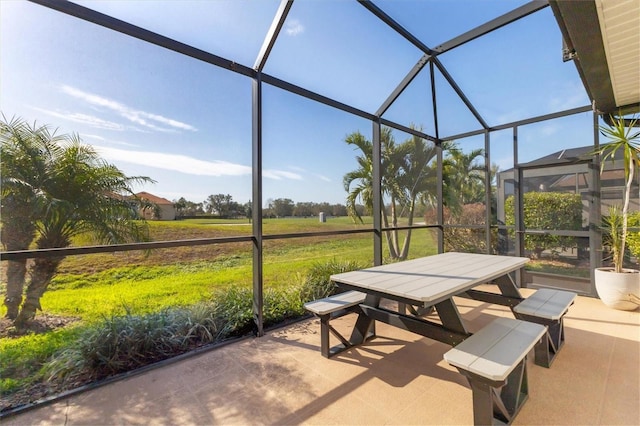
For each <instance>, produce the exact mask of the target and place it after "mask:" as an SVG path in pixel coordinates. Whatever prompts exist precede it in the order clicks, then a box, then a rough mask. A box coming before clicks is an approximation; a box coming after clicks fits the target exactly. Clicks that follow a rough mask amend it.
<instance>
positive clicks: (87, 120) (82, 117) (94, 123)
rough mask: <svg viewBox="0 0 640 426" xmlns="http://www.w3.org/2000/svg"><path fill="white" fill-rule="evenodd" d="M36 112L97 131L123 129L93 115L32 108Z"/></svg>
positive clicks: (119, 125)
mask: <svg viewBox="0 0 640 426" xmlns="http://www.w3.org/2000/svg"><path fill="white" fill-rule="evenodd" d="M33 109H35V110H36V111H40V112H42V113H44V114H47V115H50V116H52V117H56V118H61V119H63V120H69V121H73V122H75V123H81V124H86V125H89V126H91V127H95V128H98V129H106V130H117V131H122V130H124V129H125V127H124V126H123V125H121V124H118V123H114V122H113V121H107V120H103V119H101V118H98V117H95V116H93V115H87V114H80V113H71V112H60V111H52V110H48V109H44V108H38V107H33Z"/></svg>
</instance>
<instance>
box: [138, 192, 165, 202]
mask: <svg viewBox="0 0 640 426" xmlns="http://www.w3.org/2000/svg"><path fill="white" fill-rule="evenodd" d="M136 197H138V198H141V199H143V200H147V201H150V202H152V203H154V204H158V205H163V204H170V205H173V202H171V201H169V200H167V199H166V198H162V197H158V196H157V195H153V194H150V193H148V192H145V191H142V192H138V193H137V194H136Z"/></svg>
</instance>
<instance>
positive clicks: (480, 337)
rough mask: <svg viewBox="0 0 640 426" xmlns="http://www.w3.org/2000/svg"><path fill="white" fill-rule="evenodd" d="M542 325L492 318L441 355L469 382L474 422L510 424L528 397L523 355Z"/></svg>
mask: <svg viewBox="0 0 640 426" xmlns="http://www.w3.org/2000/svg"><path fill="white" fill-rule="evenodd" d="M546 332H547V329H546V327H545V326H543V325H541V324H536V323H532V322H527V321H521V320H518V319H512V318H496V319H495V320H493V321H492V322H491V323H489V324H488V325H486V326H485V327H483V328H482V329H481V330H480V331H478V332H477V333H474V334H473V335H472V336H471V337H469V338H467V339H465V340H464V341H463V342H462V343H460V344H459V345H457V346H455V347H454V348H452V349H450V350H449V351H448V352H446V353H445V354H444V359H445V360H446V361H447V362H448V363H449V364H451V365H453V366H454V367H456V368H457V369H458V371H460V373H462V374H463V375H465V377H467V379H468V380H469V384H470V385H471V389H472V395H473V416H474V423H475V424H493V423H494V420H498V421H500V422H504V423H507V424H508V423H511V421H512V420H513V418H514V417H515V415H516V414H517V412H518V411H519V410H520V408H521V407H522V404H524V402H525V401H526V399H527V397H528V393H529V392H528V383H527V369H526V358H527V354H528V353H529V352H530V351H531V349H533V348H534V346H535V345H536V343H537V342H538V341H540V339H542V338H543V337H544V336H545V334H546Z"/></svg>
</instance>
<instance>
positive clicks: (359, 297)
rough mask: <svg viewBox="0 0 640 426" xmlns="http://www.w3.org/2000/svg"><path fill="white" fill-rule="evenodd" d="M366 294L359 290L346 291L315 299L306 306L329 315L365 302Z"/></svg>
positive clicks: (319, 313)
mask: <svg viewBox="0 0 640 426" xmlns="http://www.w3.org/2000/svg"><path fill="white" fill-rule="evenodd" d="M365 296H366V294H364V293H362V292H359V291H345V292H344V293H338V294H334V295H333V296H329V297H325V298H323V299H318V300H313V301H311V302H307V303H305V304H304V308H305V309H306V310H307V311H309V312H313V313H314V314H316V315H327V314H331V313H334V312H337V311H340V310H341V309H346V308H349V307H351V306H355V305H359V304H360V303H362V302H364V298H365Z"/></svg>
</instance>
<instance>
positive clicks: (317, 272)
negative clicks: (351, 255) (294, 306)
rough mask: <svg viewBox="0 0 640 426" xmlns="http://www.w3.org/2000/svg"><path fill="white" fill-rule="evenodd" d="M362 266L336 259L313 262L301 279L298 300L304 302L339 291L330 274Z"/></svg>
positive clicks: (361, 266) (353, 269)
mask: <svg viewBox="0 0 640 426" xmlns="http://www.w3.org/2000/svg"><path fill="white" fill-rule="evenodd" d="M364 267H365V266H363V265H361V264H359V263H358V262H355V261H343V262H340V261H338V260H336V259H332V260H330V261H328V262H324V263H321V262H318V263H314V264H313V265H312V266H311V268H310V269H309V271H308V272H307V275H306V277H305V278H304V279H303V282H302V285H301V288H300V300H301V301H302V303H305V302H309V301H311V300H316V299H322V298H323V297H327V296H330V295H332V294H335V293H339V292H340V290H339V289H338V288H337V287H336V285H335V284H334V283H333V282H332V281H331V279H330V277H331V275H333V274H340V273H342V272H350V271H355V270H357V269H362V268H364Z"/></svg>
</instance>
